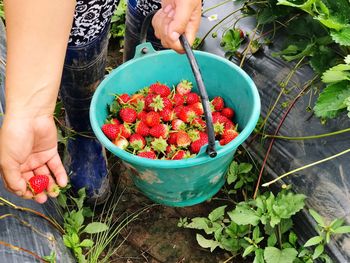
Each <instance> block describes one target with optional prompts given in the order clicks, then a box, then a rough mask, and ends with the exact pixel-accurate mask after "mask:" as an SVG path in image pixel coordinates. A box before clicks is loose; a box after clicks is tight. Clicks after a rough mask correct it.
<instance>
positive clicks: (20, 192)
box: [15, 191, 23, 196]
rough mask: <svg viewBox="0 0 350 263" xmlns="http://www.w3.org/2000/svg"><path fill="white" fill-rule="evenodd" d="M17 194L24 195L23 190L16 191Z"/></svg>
mask: <svg viewBox="0 0 350 263" xmlns="http://www.w3.org/2000/svg"><path fill="white" fill-rule="evenodd" d="M15 194H16V195H18V196H22V195H23V193H22V191H16V192H15Z"/></svg>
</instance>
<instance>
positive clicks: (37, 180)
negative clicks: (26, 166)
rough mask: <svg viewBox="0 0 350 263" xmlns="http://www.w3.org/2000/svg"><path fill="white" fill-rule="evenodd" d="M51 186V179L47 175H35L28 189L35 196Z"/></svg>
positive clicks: (29, 182) (30, 180)
mask: <svg viewBox="0 0 350 263" xmlns="http://www.w3.org/2000/svg"><path fill="white" fill-rule="evenodd" d="M48 186H49V177H48V176H47V175H42V174H38V175H34V176H33V177H31V178H30V179H29V181H28V187H29V189H30V190H31V191H32V192H33V194H34V195H36V194H40V193H42V192H44V191H45V190H47V187H48Z"/></svg>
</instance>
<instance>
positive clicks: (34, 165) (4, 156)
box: [0, 115, 67, 203]
mask: <svg viewBox="0 0 350 263" xmlns="http://www.w3.org/2000/svg"><path fill="white" fill-rule="evenodd" d="M0 145H1V147H0V171H1V174H2V177H3V179H4V183H5V186H6V188H7V189H8V190H9V191H11V192H13V193H15V194H16V195H18V196H21V197H23V198H27V199H31V198H33V199H34V200H35V201H37V202H38V203H44V202H45V201H46V200H47V194H48V195H50V196H52V197H55V196H56V195H57V192H55V191H53V189H54V188H55V186H57V185H56V183H57V184H58V185H59V186H60V187H64V186H66V184H67V174H66V172H65V169H64V167H63V165H62V162H61V159H60V157H59V155H58V152H57V130H56V126H55V123H54V120H53V117H52V116H41V117H36V118H33V119H30V118H15V117H14V116H13V115H12V116H11V118H6V115H5V118H4V123H3V126H2V127H1V129H0ZM36 174H44V175H48V177H49V178H50V180H49V187H48V191H47V193H40V194H38V195H36V196H33V193H32V192H31V191H30V190H29V189H28V188H27V182H28V180H29V178H31V177H32V176H33V175H36ZM51 175H52V176H51Z"/></svg>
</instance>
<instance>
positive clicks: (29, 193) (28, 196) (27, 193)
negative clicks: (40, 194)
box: [22, 190, 34, 199]
mask: <svg viewBox="0 0 350 263" xmlns="http://www.w3.org/2000/svg"><path fill="white" fill-rule="evenodd" d="M22 197H23V198H24V199H33V197H34V195H33V193H32V191H30V190H27V191H26V192H25V193H24V194H23V196H22Z"/></svg>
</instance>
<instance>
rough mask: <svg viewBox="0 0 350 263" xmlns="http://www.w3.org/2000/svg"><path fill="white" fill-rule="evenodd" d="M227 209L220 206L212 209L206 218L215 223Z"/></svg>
mask: <svg viewBox="0 0 350 263" xmlns="http://www.w3.org/2000/svg"><path fill="white" fill-rule="evenodd" d="M226 207H227V205H224V206H220V207H218V208H216V209H214V210H213V211H212V212H211V213H210V214H209V215H208V218H209V220H210V221H212V222H215V221H217V220H219V219H220V218H222V217H223V216H224V214H225V208H226Z"/></svg>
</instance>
